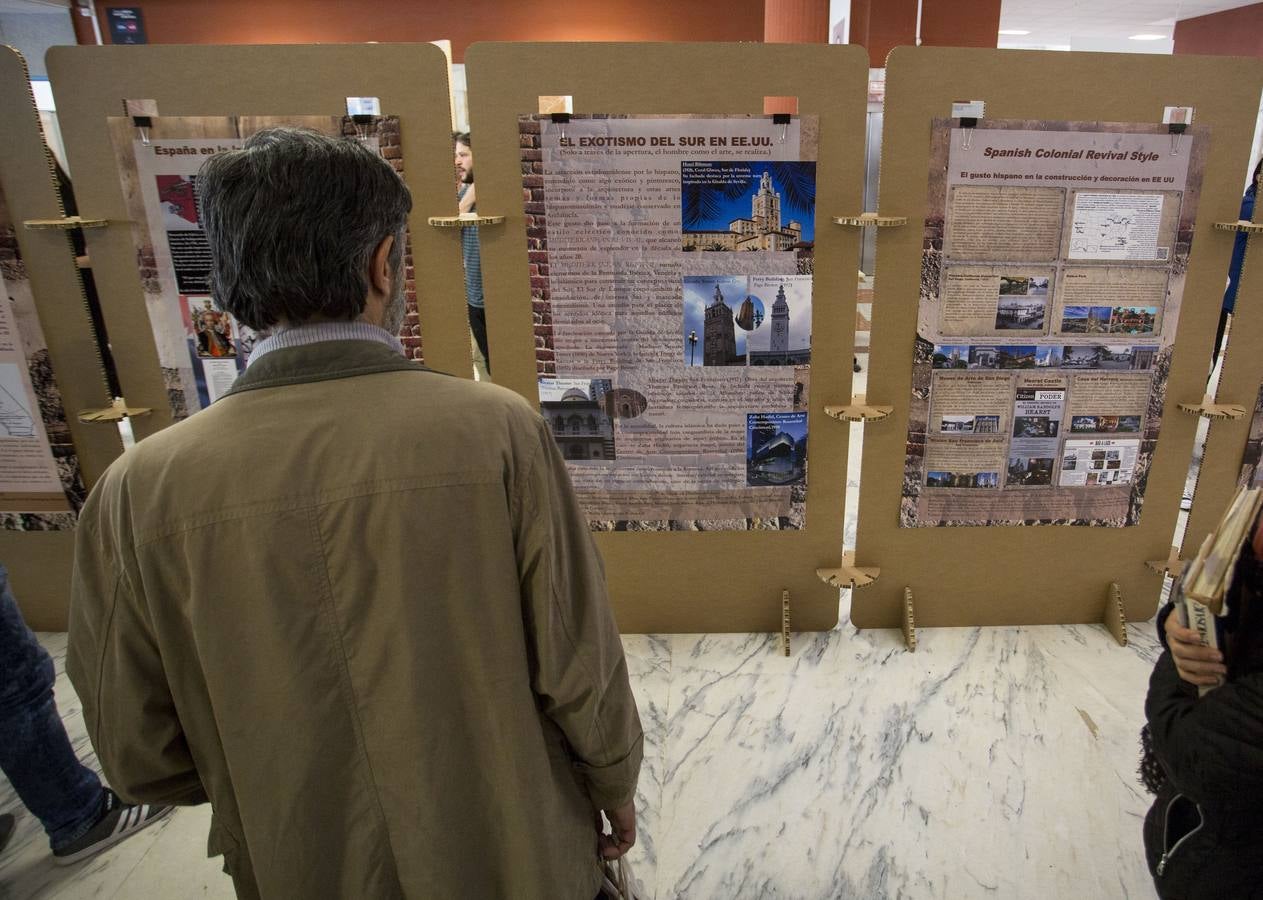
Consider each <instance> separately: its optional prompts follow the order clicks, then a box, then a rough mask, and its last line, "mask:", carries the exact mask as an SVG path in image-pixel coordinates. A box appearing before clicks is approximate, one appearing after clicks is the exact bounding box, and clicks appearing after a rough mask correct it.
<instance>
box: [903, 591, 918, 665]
mask: <svg viewBox="0 0 1263 900" xmlns="http://www.w3.org/2000/svg"><path fill="white" fill-rule="evenodd" d="M900 629H901V630H902V631H903V646H904V647H905V648H906V649H907V650H908V652H909V653H915V652H916V649H917V616H916V607H915V605H914V604H913V602H912V588H910V587H905V588H904V589H903V610H902V621H901V623H900Z"/></svg>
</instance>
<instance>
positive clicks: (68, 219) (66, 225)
mask: <svg viewBox="0 0 1263 900" xmlns="http://www.w3.org/2000/svg"><path fill="white" fill-rule="evenodd" d="M22 224H23V225H24V226H26V227H27V228H29V229H31V230H32V231H38V230H40V229H61V230H62V231H69V230H71V229H72V228H104V227H105V226H107V225H109V224H110V221H109V219H85V218H84V217H83V216H63V217H62V218H60V219H26V220H24V221H23V222H22Z"/></svg>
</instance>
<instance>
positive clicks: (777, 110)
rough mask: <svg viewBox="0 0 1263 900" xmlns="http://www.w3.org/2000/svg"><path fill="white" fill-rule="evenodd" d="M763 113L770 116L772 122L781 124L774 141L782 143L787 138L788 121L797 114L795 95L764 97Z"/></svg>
mask: <svg viewBox="0 0 1263 900" xmlns="http://www.w3.org/2000/svg"><path fill="white" fill-rule="evenodd" d="M763 115H765V116H771V117H772V124H773V125H779V126H781V130H780V133H779V134H778V135H777V136H776V142H777V143H778V144H783V143H785V141H786V140H787V139H788V138H789V123H790V122H791V121H793V118H794V116H796V115H798V98H797V97H764V98H763Z"/></svg>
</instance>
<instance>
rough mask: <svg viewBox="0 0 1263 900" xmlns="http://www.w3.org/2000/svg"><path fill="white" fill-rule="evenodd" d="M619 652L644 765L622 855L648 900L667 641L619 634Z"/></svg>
mask: <svg viewBox="0 0 1263 900" xmlns="http://www.w3.org/2000/svg"><path fill="white" fill-rule="evenodd" d="M623 651H624V653H625V654H626V656H627V669H628V674H629V679H630V681H631V686H632V693H634V694H635V696H636V706H637V708H638V709H639V710H640V724H641V727H642V728H643V729H644V732H645V760H644V763H643V764H642V765H641V769H640V783H639V785H638V786H637V790H636V814H637V823H636V825H637V835H636V845H635V846H634V847H632V849H631V852H630V853H629V854H628V861H629V862H630V863H631V866H632V872H633V874H634V875H635V876H636V878H637V879H638V880H639V881H640V883H641V886H642V888H643V890H644V892H645V896H644V897H643V898H641V900H653V896H654V894H653V886H654V884H655V882H656V880H657V867H658V852H659V850H658V835H659V834H660V833H661V831H662V823H661V820H660V816H659V812H660V811H661V809H662V784H663V776H664V766H665V762H666V738H667V703H668V700H669V698H670V693H671V640H670V638H668V637H664V636H662V635H652V634H628V635H623Z"/></svg>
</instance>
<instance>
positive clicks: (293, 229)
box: [197, 128, 412, 329]
mask: <svg viewBox="0 0 1263 900" xmlns="http://www.w3.org/2000/svg"><path fill="white" fill-rule="evenodd" d="M197 187H198V194H199V196H200V199H201V219H202V227H203V229H204V230H205V233H206V238H207V240H208V241H209V243H210V251H211V259H212V266H211V290H212V293H213V294H214V295H215V300H216V302H217V303H218V304H219V306H220V307H221V308H222V309H224V310H227V311H228V312H230V313H232V315H233V316H234V317H236V319H237V320H238V321H240V322H243V323H244V324H246V325H248V326H250V327H251V328H254V329H263V328H268V327H271V326H272V325H275V324H277V323H278V322H287V323H290V324H298V323H300V322H305V321H307V320H308V319H312V318H323V319H334V320H349V319H354V318H356V317H357V316H359V315H360V313H362V312H363V311H364V306H365V298H366V297H367V295H368V291H369V275H368V270H369V263H370V261H371V259H372V255H373V252H374V251H375V250H376V249H377V247H378V246H379V245H380V244H381V242H382V240H383V239H385V238H387V237H391V236H394V238H395V241H394V245H393V247H392V248H391V252H390V261H391V265H392V268H394V269H395V270H397V271H398V270H399V269H400V267H401V262H402V254H403V244H404V241H403V235H404V229H405V227H406V225H407V218H408V213H409V212H410V211H411V209H412V197H411V196H410V195H409V193H408V188H407V187H406V186H405V185H404V183H403V180H402V179H400V177H399V176H398V175H397V174H396V173H395V171H394V170H393V169H392V168H391V167H390V164H389V163H387V162H386V161H385V160H384V159H382V158H381V157H380V156H379V155H378V154H377V153H375V152H373V151H372V150H370V149H369V148H368V147H366V146H364V145H363V144H362V143H360V142H359V141H358V140H354V139H345V138H335V137H329V136H326V135H322V134H318V133H317V132H314V131H309V130H306V129H299V128H268V129H265V130H263V131H260V132H258V133H256V134H254V135H253V136H251V137H250V138H249V139H248V140H247V141H246V143H245V146H243V147H242V149H240V150H230V151H227V152H224V153H219V154H216V155H215V156H212V157H211V158H210V159H208V160H207V161H206V163H205V164H204V165H203V166H202V169H201V172H200V173H199V175H198V180H197Z"/></svg>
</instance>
